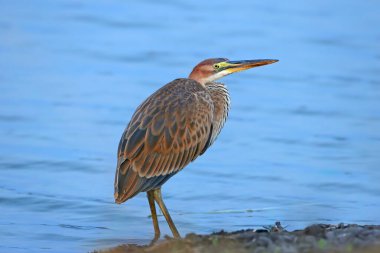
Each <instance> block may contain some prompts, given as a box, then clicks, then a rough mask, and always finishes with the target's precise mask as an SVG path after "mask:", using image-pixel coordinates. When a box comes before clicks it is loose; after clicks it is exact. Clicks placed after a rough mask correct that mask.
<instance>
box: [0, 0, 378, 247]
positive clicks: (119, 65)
mask: <svg viewBox="0 0 380 253" xmlns="http://www.w3.org/2000/svg"><path fill="white" fill-rule="evenodd" d="M379 10H380V2H379V1H374V0H368V1H353V0H352V1H350V0H349V1H347V0H345V1H343V0H333V1H331V0H322V1H313V2H309V1H301V0H295V1H290V2H289V1H272V0H270V1H256V0H255V1H251V0H241V1H200V0H197V1H174V0H165V1H153V0H150V1H148V0H144V1H98V0H95V1H74V0H67V1H63V0H57V1H47V0H45V1H42V0H36V1H26V0H24V1H3V0H2V1H0V69H1V70H0V137H1V139H0V252H66V253H67V252H87V251H91V250H94V249H100V248H106V247H110V246H116V245H118V244H121V243H139V244H144V243H147V242H149V240H150V239H151V238H152V237H153V227H152V223H151V219H150V218H149V215H150V211H149V207H148V204H147V200H146V196H145V194H140V195H138V196H136V197H135V198H133V199H131V200H129V201H127V202H126V203H125V204H123V205H116V204H114V203H113V180H114V172H115V164H116V150H117V145H118V141H119V138H120V136H121V134H122V131H123V130H124V127H125V126H126V124H127V123H128V121H129V119H130V117H131V115H132V113H133V112H134V109H135V108H136V107H137V106H138V105H139V104H140V103H141V102H142V101H143V100H144V99H145V98H146V97H147V96H148V95H149V94H151V93H152V92H153V91H155V90H156V89H158V88H159V87H161V86H162V85H164V84H165V83H167V82H169V81H171V80H173V79H175V78H178V77H186V76H187V75H188V74H189V73H190V71H191V69H192V68H193V67H194V65H195V64H197V63H198V62H199V61H201V60H203V59H206V58H210V57H227V58H229V59H231V60H240V59H256V58H257V59H258V58H274V59H280V62H278V63H276V64H273V65H270V66H265V67H262V68H257V69H252V70H249V71H247V72H243V73H239V74H235V75H231V76H228V77H226V78H224V79H223V80H222V81H223V82H224V83H226V84H227V85H228V87H229V89H230V93H231V99H232V109H231V111H230V117H229V120H228V121H227V124H226V126H225V128H224V129H223V131H222V133H221V135H220V137H219V139H218V140H217V141H216V142H215V144H214V146H213V147H212V148H210V149H209V150H208V151H207V152H206V154H205V155H204V156H202V157H200V158H198V159H197V160H196V161H195V162H194V163H192V164H190V165H189V166H188V167H187V168H186V169H184V170H183V171H182V172H181V173H179V174H177V175H176V176H174V177H173V178H172V179H171V180H169V181H168V182H167V183H166V184H165V185H164V187H163V195H164V199H165V200H166V204H167V206H168V208H169V210H170V211H171V214H172V217H173V219H174V221H175V223H176V225H177V227H178V229H179V231H180V232H181V234H182V235H185V234H186V233H190V232H195V233H210V232H212V231H218V230H221V229H224V230H228V231H232V230H239V229H245V228H259V227H262V226H265V225H272V224H274V222H275V221H277V220H279V221H281V222H282V224H283V225H284V226H287V229H290V230H293V229H297V228H302V227H304V226H306V225H309V224H312V223H339V222H345V223H363V224H374V223H376V224H379V223H380V184H379V182H380V75H379V73H380V29H379V28H378V24H380V15H379ZM160 224H161V230H162V232H163V234H170V230H169V228H168V227H167V225H166V223H165V221H164V218H163V217H162V216H160Z"/></svg>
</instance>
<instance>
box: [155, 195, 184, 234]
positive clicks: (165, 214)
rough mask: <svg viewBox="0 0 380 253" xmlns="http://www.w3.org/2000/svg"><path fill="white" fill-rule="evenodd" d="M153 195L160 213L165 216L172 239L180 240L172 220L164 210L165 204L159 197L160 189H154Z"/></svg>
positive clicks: (166, 210) (160, 196)
mask: <svg viewBox="0 0 380 253" xmlns="http://www.w3.org/2000/svg"><path fill="white" fill-rule="evenodd" d="M152 191H153V194H154V200H155V201H156V202H157V204H158V206H159V207H160V209H161V211H162V213H163V214H164V216H165V219H166V222H167V223H168V225H169V227H170V230H171V231H172V233H173V236H174V238H181V236H180V235H179V233H178V230H177V228H176V227H175V225H174V222H173V220H172V218H171V217H170V214H169V211H168V209H166V206H165V203H164V201H163V200H162V195H161V188H158V189H154V190H152Z"/></svg>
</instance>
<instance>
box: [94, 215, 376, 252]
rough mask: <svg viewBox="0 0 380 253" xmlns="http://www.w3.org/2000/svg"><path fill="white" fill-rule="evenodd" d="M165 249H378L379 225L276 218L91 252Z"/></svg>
mask: <svg viewBox="0 0 380 253" xmlns="http://www.w3.org/2000/svg"><path fill="white" fill-rule="evenodd" d="M126 252H128V253H130V252H132V253H143V252H151V253H164V252H180V253H188V252H189V253H190V252H215V253H216V252H241V253H245V252H254V253H261V252H265V253H272V252H273V253H280V252H284V253H285V252H286V253H297V252H362V253H375V252H380V225H357V224H338V225H329V224H315V225H311V226H308V227H306V228H305V229H302V230H295V231H286V229H284V228H283V227H282V226H281V224H280V223H279V222H276V224H275V225H274V226H270V227H265V228H263V229H257V230H253V229H248V230H240V231H234V232H224V231H220V232H217V233H213V234H209V235H197V234H188V235H186V236H185V237H184V238H182V239H180V240H175V239H171V238H166V239H164V240H162V241H159V242H157V243H155V244H154V245H152V246H149V245H148V246H141V245H135V244H128V245H127V244H123V245H119V246H117V247H114V248H110V249H102V250H97V251H94V253H126Z"/></svg>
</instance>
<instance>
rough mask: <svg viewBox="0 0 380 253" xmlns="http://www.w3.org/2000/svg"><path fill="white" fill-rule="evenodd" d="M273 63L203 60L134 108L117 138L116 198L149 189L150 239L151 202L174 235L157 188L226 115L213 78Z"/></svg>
mask: <svg viewBox="0 0 380 253" xmlns="http://www.w3.org/2000/svg"><path fill="white" fill-rule="evenodd" d="M273 62H274V60H255V61H239V62H232V61H228V60H227V59H225V58H216V59H208V60H205V61H203V62H201V63H200V64H198V65H197V66H196V67H195V68H194V69H193V71H192V73H191V74H190V76H189V78H181V79H176V80H174V81H172V82H170V83H168V84H166V85H165V86H163V87H162V88H161V89H159V90H157V91H156V92H155V93H153V94H152V95H151V96H150V97H148V98H147V99H146V100H145V101H144V102H143V103H142V104H141V105H140V106H139V107H138V108H137V110H136V112H135V113H134V114H133V116H132V119H131V121H130V122H129V124H128V126H127V128H126V129H125V130H124V133H123V135H122V137H121V140H120V143H119V148H118V152H117V153H118V156H117V159H118V160H117V168H116V175H115V201H116V202H117V203H122V202H124V201H126V200H127V199H129V198H132V197H133V196H135V195H136V194H138V193H139V192H148V200H149V204H150V207H151V212H152V218H153V224H154V228H155V239H157V238H158V237H159V234H160V232H159V228H158V222H157V216H156V210H155V204H154V201H156V202H157V203H158V204H159V206H160V208H161V210H162V211H163V213H164V215H165V218H166V219H167V221H168V224H169V226H170V228H171V229H172V232H173V234H174V236H175V237H179V233H178V231H177V229H176V228H175V226H174V223H173V221H172V220H171V218H170V215H169V213H168V211H167V210H166V207H165V205H164V203H163V201H162V197H161V192H160V187H161V186H162V185H163V184H164V183H165V182H166V181H167V180H168V179H169V178H170V177H172V176H173V175H174V174H176V173H177V172H179V171H180V170H182V169H183V168H184V167H185V166H186V165H188V164H189V163H190V162H191V161H193V160H194V159H196V158H197V157H198V156H200V155H202V154H203V153H204V152H205V151H206V150H207V148H208V147H209V146H210V145H211V144H212V143H213V142H214V141H215V139H216V138H217V136H218V134H219V133H220V131H221V129H222V127H223V125H224V123H225V121H226V119H227V115H228V110H229V105H230V99H229V94H228V91H227V88H226V87H225V86H224V85H223V84H221V83H216V82H213V81H214V80H216V79H219V78H221V77H223V76H225V75H228V74H230V73H233V72H237V71H241V70H244V69H248V68H251V67H255V66H261V65H264V64H269V63H273Z"/></svg>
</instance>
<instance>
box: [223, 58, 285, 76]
mask: <svg viewBox="0 0 380 253" xmlns="http://www.w3.org/2000/svg"><path fill="white" fill-rule="evenodd" d="M275 62H278V60H271V59H263V60H244V61H226V62H221V63H220V65H221V68H220V69H219V71H226V72H227V73H228V74H232V73H235V72H239V71H243V70H246V69H250V68H255V67H259V66H264V65H267V64H272V63H275Z"/></svg>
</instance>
